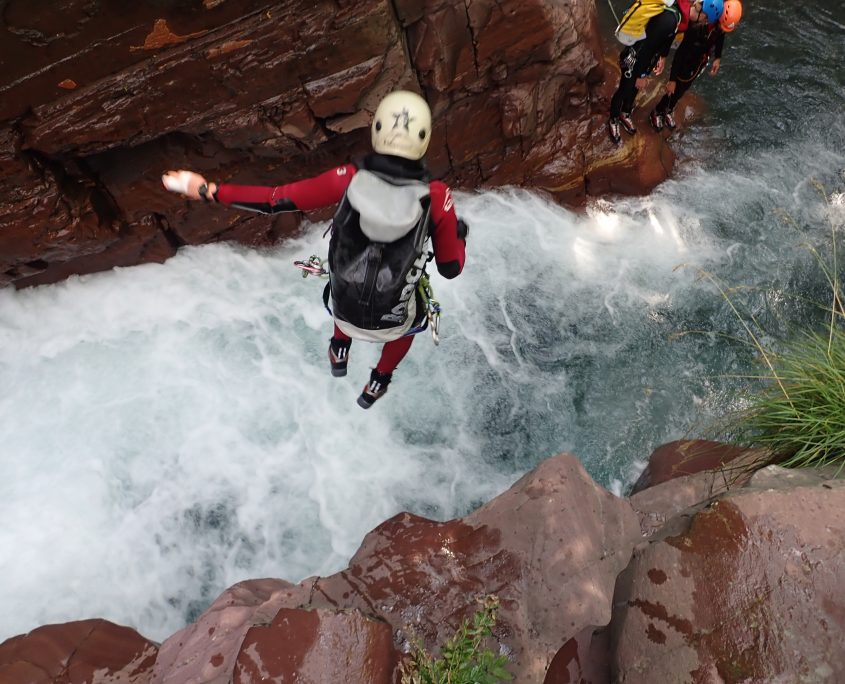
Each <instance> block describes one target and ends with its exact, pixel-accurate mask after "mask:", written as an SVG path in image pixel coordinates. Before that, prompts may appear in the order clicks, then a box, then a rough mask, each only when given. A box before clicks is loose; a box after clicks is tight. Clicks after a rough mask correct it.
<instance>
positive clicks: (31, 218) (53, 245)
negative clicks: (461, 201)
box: [0, 0, 672, 287]
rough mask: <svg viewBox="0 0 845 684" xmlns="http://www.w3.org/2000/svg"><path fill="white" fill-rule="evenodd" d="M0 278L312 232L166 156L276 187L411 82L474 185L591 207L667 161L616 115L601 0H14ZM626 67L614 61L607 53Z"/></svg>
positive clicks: (3, 127) (27, 280) (362, 130)
mask: <svg viewBox="0 0 845 684" xmlns="http://www.w3.org/2000/svg"><path fill="white" fill-rule="evenodd" d="M0 10H2V13H0V63H2V64H3V66H4V68H3V69H2V70H0V94H2V96H0V286H3V285H9V284H13V285H15V286H17V287H23V286H27V285H35V284H41V283H48V282H55V281H58V280H61V279H63V278H65V277H67V276H68V275H71V274H74V273H87V272H92V271H98V270H105V269H108V268H111V267H113V266H117V265H132V264H138V263H144V262H149V261H163V260H165V259H167V258H168V257H169V256H171V255H172V254H174V252H175V250H176V249H177V248H178V247H179V246H181V245H184V244H201V243H205V242H209V241H214V240H238V241H241V242H244V243H246V244H267V243H271V242H273V241H275V240H277V239H278V238H279V237H280V236H283V235H286V234H289V233H290V232H291V231H292V230H294V229H295V227H296V224H297V218H296V217H295V216H292V215H288V216H282V217H276V218H269V217H260V216H246V215H244V214H242V213H237V212H235V211H219V210H218V211H214V210H213V209H210V208H208V207H202V206H199V205H188V204H186V203H185V202H183V201H179V200H177V199H175V198H174V197H173V196H172V195H168V194H166V193H163V192H162V191H161V189H160V183H159V176H160V174H161V172H162V171H163V170H165V169H167V168H172V167H184V168H193V169H196V170H199V171H201V172H203V173H205V174H206V175H208V176H209V177H212V178H215V179H219V180H235V181H244V182H246V181H251V182H256V183H273V184H275V183H279V182H285V181H288V180H292V179H294V178H298V177H304V176H306V175H309V174H314V173H317V172H318V171H320V170H322V169H324V168H326V167H327V166H329V165H332V164H335V163H339V162H342V161H345V160H347V159H348V158H350V157H352V156H354V155H356V154H360V153H362V152H363V151H365V150H366V149H367V147H368V137H369V136H368V123H369V117H370V114H371V112H372V111H373V109H374V108H375V106H376V104H377V103H378V101H379V99H380V98H381V97H382V96H383V95H384V94H385V93H386V92H388V91H389V90H392V89H394V88H397V87H404V88H413V89H417V90H420V91H421V92H422V93H423V94H424V95H425V96H426V97H427V99H428V100H429V101H430V103H431V105H432V109H433V111H434V116H435V131H434V138H433V144H432V147H431V149H430V153H429V164H430V166H431V168H432V171H433V172H434V174H435V175H438V176H441V177H444V178H446V179H447V180H448V181H449V182H451V183H452V184H453V185H455V186H457V187H477V186H495V185H502V184H517V185H525V186H530V187H534V188H539V189H543V190H546V191H548V192H550V193H552V194H553V195H554V196H556V197H557V198H559V199H560V200H561V201H564V202H568V203H572V204H578V203H581V202H583V201H584V199H585V197H586V196H587V195H596V194H602V193H607V192H640V191H644V190H647V189H649V188H651V187H653V186H654V185H655V184H656V183H658V182H660V181H661V180H663V179H664V178H665V176H666V173H667V170H668V168H671V163H672V160H671V154H670V153H669V151H668V148H667V147H666V146H665V145H663V144H660V143H658V139H657V138H656V136H652V135H650V134H648V133H647V132H645V133H644V134H643V135H640V136H638V137H637V138H636V139H634V140H631V141H627V143H626V145H625V146H623V147H621V148H616V147H614V146H612V145H611V144H610V143H609V142H608V141H607V140H606V135H605V131H604V123H605V112H606V111H607V98H608V96H609V94H610V93H612V91H613V89H614V88H615V85H616V79H617V77H618V76H617V74H618V71H617V70H616V67H615V65H614V64H613V60H612V58H611V59H610V60H609V61H607V60H606V59H605V56H604V54H603V50H602V46H601V42H600V39H599V35H598V29H597V21H596V7H595V3H594V0H505V1H494V0H472V1H471V2H469V1H468V0H394V1H393V2H388V1H387V0H356V1H355V2H352V1H351V0H333V1H329V0H316V1H314V0H308V1H307V2H306V1H305V0H285V1H270V0H242V1H239V2H234V1H233V0H192V1H190V2H182V3H171V4H170V5H169V6H168V8H167V9H164V8H163V6H162V5H160V4H159V3H134V4H126V3H122V4H121V6H120V10H119V11H118V10H116V9H115V8H114V6H113V5H112V4H110V3H106V2H103V1H102V0H63V1H62V2H60V3H58V4H56V3H47V4H43V5H38V4H36V5H33V3H31V2H26V1H25V0H7V1H6V2H4V3H2V5H0ZM608 65H609V67H610V68H608Z"/></svg>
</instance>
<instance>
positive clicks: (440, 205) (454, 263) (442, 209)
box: [430, 181, 466, 278]
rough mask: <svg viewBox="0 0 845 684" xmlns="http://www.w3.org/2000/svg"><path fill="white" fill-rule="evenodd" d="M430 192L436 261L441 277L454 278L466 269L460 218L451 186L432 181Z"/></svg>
mask: <svg viewBox="0 0 845 684" xmlns="http://www.w3.org/2000/svg"><path fill="white" fill-rule="evenodd" d="M430 190H431V219H432V223H433V224H434V225H433V228H432V231H431V243H432V246H433V248H434V259H435V261H436V262H437V270H438V272H439V273H440V275H442V276H443V277H445V278H454V277H456V276H457V275H459V274H460V272H461V271H462V270H463V268H464V259H465V256H466V241H465V240H463V239H462V238H460V237H458V217H457V216H456V215H455V207H454V205H453V203H452V191H451V190H450V189H449V186H447V185H446V184H445V183H443V182H441V181H432V183H431V185H430Z"/></svg>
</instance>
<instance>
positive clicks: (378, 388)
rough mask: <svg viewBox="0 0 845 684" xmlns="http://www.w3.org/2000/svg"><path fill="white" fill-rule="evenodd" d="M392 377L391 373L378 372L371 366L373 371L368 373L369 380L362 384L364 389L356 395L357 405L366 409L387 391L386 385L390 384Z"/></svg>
mask: <svg viewBox="0 0 845 684" xmlns="http://www.w3.org/2000/svg"><path fill="white" fill-rule="evenodd" d="M392 377H393V373H379V372H378V371H377V370H376V369H375V368H373V372H372V373H370V381H369V382H368V383H367V384H366V385H365V386H364V391H363V392H361V396H360V397H358V406H360V407H361V408H364V409H368V408H370V406H372V405H373V404H375V403H376V402H377V401H378V400H379V399H381V398H382V397H383V396H384V394H385V392H387V386H388V385H389V384H390V379H391V378H392Z"/></svg>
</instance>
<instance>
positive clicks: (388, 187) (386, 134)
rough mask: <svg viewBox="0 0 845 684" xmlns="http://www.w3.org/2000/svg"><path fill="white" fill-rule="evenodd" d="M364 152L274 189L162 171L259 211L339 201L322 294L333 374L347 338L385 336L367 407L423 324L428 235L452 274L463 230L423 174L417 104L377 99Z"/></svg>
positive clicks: (342, 368)
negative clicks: (330, 320)
mask: <svg viewBox="0 0 845 684" xmlns="http://www.w3.org/2000/svg"><path fill="white" fill-rule="evenodd" d="M371 133H372V147H373V152H372V153H370V154H369V155H367V156H366V157H364V158H363V159H362V160H359V161H355V162H354V163H348V164H344V165H342V166H338V167H335V168H332V169H329V170H328V171H325V172H324V173H322V174H320V175H318V176H316V177H314V178H309V179H306V180H300V181H297V182H294V183H288V184H286V185H278V186H275V187H265V186H252V185H233V184H229V183H219V184H218V183H214V182H209V181H207V180H206V179H205V178H203V177H202V176H201V175H199V174H197V173H194V172H192V171H184V170H180V171H168V172H167V173H165V174H164V175H163V176H162V182H163V183H164V186H165V188H167V189H168V190H170V191H172V192H177V193H180V194H182V195H185V196H186V197H188V198H190V199H195V200H205V201H206V202H217V203H220V204H224V205H229V206H232V207H235V208H238V209H246V210H250V211H257V212H261V213H266V214H274V213H277V212H283V211H309V210H312V209H319V208H321V207H327V206H331V205H335V204H337V205H338V208H337V210H336V211H335V215H334V218H333V220H332V228H331V230H332V235H331V241H330V244H329V286H328V288H327V293H326V294H325V295H324V299H325V301H326V302H328V296H329V292H330V295H331V302H332V307H331V311H332V315H333V317H334V334H333V336H332V337H331V339H330V340H329V352H328V355H329V362H330V364H331V372H332V375H333V376H336V377H341V376H345V375H346V371H347V362H348V360H349V350H350V346H351V343H352V340H353V339H359V340H367V341H370V342H381V343H384V347H383V348H382V353H381V357H380V359H379V361H378V363H377V364H376V367H375V368H373V369H372V372H371V374H370V381H369V382H368V383H367V384H366V385H365V386H364V389H363V391H362V392H361V395H360V396H359V397H358V404H359V406H361V407H362V408H365V409H368V408H370V407H371V406H372V405H373V404H374V403H375V402H376V401H377V400H378V399H380V398H381V397H382V396H384V393H385V392H386V391H387V388H388V385H389V384H390V382H391V380H392V378H393V372H394V371H395V370H396V367H397V366H398V365H399V362H400V361H401V360H402V359H403V358H404V357H405V355H406V354H407V353H408V351H409V350H410V348H411V343H412V342H413V339H414V338H413V335H414V334H415V333H416V332H420V331H421V330H423V329H424V328H425V324H426V305H425V303H424V301H423V300H422V296H421V294H420V292H419V288H418V283H419V280H420V278H421V277H422V276H423V275H424V269H425V265H426V263H427V262H428V261H429V260H430V259H431V258H432V256H431V254H429V253H428V244H429V239H430V241H431V246H432V248H433V258H434V259H435V261H436V264H437V270H438V272H439V273H440V274H441V275H442V276H444V277H445V278H449V279H451V278H455V277H456V276H458V275H459V274H460V273H461V271H462V270H463V267H464V258H465V249H466V237H467V233H468V227H467V225H466V223H464V222H463V221H461V220H459V219H458V218H457V216H456V214H455V209H454V206H453V200H452V193H451V191H450V189H449V187H448V186H447V185H446V184H445V183H443V182H442V181H439V180H431V179H430V177H429V173H428V170H427V168H426V165H425V162H424V160H423V157H424V155H425V153H426V150H427V149H428V145H429V141H430V140H431V110H430V109H429V107H428V104H427V103H426V101H425V100H424V99H423V98H422V97H420V96H419V95H417V94H416V93H412V92H409V91H404V90H398V91H394V92H392V93H390V94H389V95H387V96H386V97H385V98H384V99H383V100H382V101H381V103H380V104H379V106H378V108H377V109H376V112H375V115H374V117H373V122H372V126H371Z"/></svg>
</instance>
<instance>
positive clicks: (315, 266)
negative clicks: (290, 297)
mask: <svg viewBox="0 0 845 684" xmlns="http://www.w3.org/2000/svg"><path fill="white" fill-rule="evenodd" d="M326 263H327V260H326V259H321V258H320V257H318V256H317V255H316V254H312V255H311V256H310V257H308V258H307V259H301V260H299V261H294V262H293V265H294V266H296V267H297V268H300V269H302V277H303V278H307V277H308V276H309V275H314V276H317V277H318V278H326V277H328V275H329V272H328V270H327V269H326Z"/></svg>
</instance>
